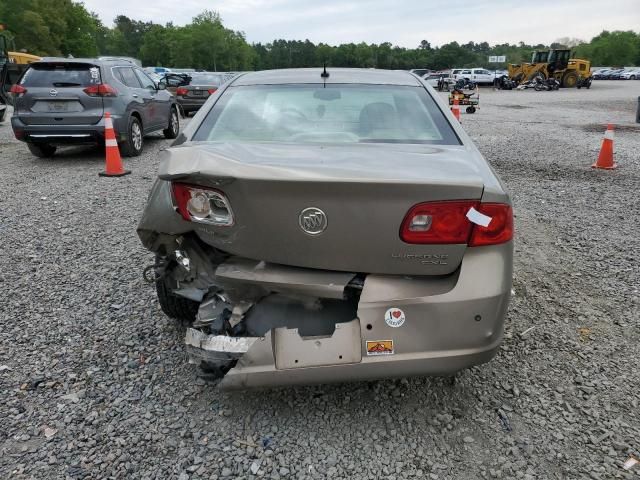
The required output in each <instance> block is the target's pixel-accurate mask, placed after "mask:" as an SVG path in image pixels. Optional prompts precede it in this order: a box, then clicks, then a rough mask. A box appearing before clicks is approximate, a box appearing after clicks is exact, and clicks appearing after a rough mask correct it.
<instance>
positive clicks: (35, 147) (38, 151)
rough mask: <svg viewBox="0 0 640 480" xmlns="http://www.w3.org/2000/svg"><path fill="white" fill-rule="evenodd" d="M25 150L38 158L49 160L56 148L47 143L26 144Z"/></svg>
mask: <svg viewBox="0 0 640 480" xmlns="http://www.w3.org/2000/svg"><path fill="white" fill-rule="evenodd" d="M27 148H28V149H29V151H30V152H31V153H33V154H34V155H35V156H36V157H38V158H51V157H53V155H54V154H55V153H56V150H57V148H58V147H56V146H55V145H49V144H48V143H27Z"/></svg>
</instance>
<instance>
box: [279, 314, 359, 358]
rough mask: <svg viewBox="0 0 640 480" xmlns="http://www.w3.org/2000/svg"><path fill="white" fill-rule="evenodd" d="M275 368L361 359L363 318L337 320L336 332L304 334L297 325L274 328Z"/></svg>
mask: <svg viewBox="0 0 640 480" xmlns="http://www.w3.org/2000/svg"><path fill="white" fill-rule="evenodd" d="M274 332H275V334H274V353H275V361H276V368H277V369H278V370H286V369H292V368H306V367H320V366H326V365H340V364H344V363H358V362H360V361H361V360H362V349H361V344H362V341H361V338H360V320H358V319H357V318H356V319H354V320H352V321H350V322H346V323H337V324H336V329H335V331H334V332H333V335H331V336H330V337H329V336H322V337H304V338H303V337H301V336H300V334H299V333H298V329H297V328H276V329H274Z"/></svg>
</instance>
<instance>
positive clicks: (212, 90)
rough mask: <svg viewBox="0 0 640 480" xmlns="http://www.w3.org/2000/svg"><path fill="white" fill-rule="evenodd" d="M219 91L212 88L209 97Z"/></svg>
mask: <svg viewBox="0 0 640 480" xmlns="http://www.w3.org/2000/svg"><path fill="white" fill-rule="evenodd" d="M217 90H218V89H217V88H210V89H209V90H208V91H209V95H213V94H214V93H216V91H217Z"/></svg>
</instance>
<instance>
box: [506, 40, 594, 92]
mask: <svg viewBox="0 0 640 480" xmlns="http://www.w3.org/2000/svg"><path fill="white" fill-rule="evenodd" d="M508 71H509V78H510V79H511V80H513V81H514V82H516V83H517V84H522V83H525V82H530V81H532V80H535V79H536V78H540V79H542V80H546V79H547V78H555V79H556V80H557V81H558V82H560V85H561V86H562V87H566V88H574V87H578V88H582V87H585V88H589V87H590V86H591V80H592V78H591V62H590V61H589V60H583V59H579V58H571V50H568V49H550V50H536V51H535V52H533V55H532V56H531V62H530V63H521V64H514V63H511V64H509V66H508Z"/></svg>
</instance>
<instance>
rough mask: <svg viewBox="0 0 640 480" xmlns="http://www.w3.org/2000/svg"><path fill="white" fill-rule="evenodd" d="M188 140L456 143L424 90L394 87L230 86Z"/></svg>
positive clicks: (420, 88)
mask: <svg viewBox="0 0 640 480" xmlns="http://www.w3.org/2000/svg"><path fill="white" fill-rule="evenodd" d="M193 140H199V141H213V142H234V141H238V142H287V143H309V142H330V143H374V142H375V143H427V144H441V145H459V144H460V141H459V140H458V138H457V136H456V135H455V133H454V131H453V129H452V128H451V126H450V125H449V123H448V121H447V120H446V118H445V117H444V115H443V113H442V112H441V111H440V109H439V108H438V106H437V105H436V103H435V102H434V100H433V99H432V98H431V96H430V95H429V94H428V93H427V91H426V90H425V89H424V88H422V87H411V86H400V85H327V86H326V88H325V87H323V85H256V86H240V87H230V88H228V89H227V90H226V91H225V92H224V94H223V95H222V97H221V98H220V100H219V101H218V102H217V103H216V104H215V106H214V107H213V108H212V110H211V111H210V112H209V113H208V115H207V117H206V118H205V120H204V121H203V123H202V125H201V126H200V128H199V129H198V131H197V132H196V134H195V136H194V138H193Z"/></svg>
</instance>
